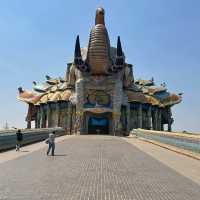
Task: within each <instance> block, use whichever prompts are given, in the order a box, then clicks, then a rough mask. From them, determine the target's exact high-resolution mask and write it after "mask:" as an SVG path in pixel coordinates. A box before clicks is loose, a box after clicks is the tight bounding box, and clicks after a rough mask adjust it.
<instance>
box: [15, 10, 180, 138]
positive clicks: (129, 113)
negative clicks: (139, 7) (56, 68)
mask: <svg viewBox="0 0 200 200" xmlns="http://www.w3.org/2000/svg"><path fill="white" fill-rule="evenodd" d="M104 15H105V11H104V9H103V8H98V9H97V10H96V18H95V26H94V27H92V29H91V32H90V36H89V43H88V47H86V48H81V46H80V38H79V36H77V38H76V41H75V50H74V59H73V60H72V62H70V63H68V64H67V69H66V74H65V76H64V77H63V78H61V77H59V78H52V77H50V76H48V75H47V76H46V81H45V82H44V83H37V82H35V81H34V82H33V91H27V90H24V89H23V88H22V87H20V88H18V90H19V95H18V99H19V100H21V101H23V102H26V103H27V104H28V105H29V108H28V114H27V117H26V121H27V128H31V121H35V128H47V127H63V128H64V129H65V130H66V133H67V134H110V135H128V134H129V132H130V130H131V129H134V128H144V129H153V130H163V129H164V125H165V124H167V125H168V131H171V125H172V123H173V121H174V120H173V118H172V112H171V107H172V106H173V105H175V104H178V103H180V102H181V101H182V97H181V94H174V93H170V92H168V91H167V88H166V85H165V84H162V85H161V86H156V85H155V83H154V80H153V78H152V79H151V80H141V79H139V80H135V79H134V76H133V70H132V68H133V66H132V65H131V64H129V63H127V62H126V60H125V54H124V52H123V49H122V44H121V40H120V37H118V38H116V40H117V47H116V48H115V47H112V46H110V40H109V35H108V32H107V29H106V26H105V19H104Z"/></svg>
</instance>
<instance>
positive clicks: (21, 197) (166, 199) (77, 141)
mask: <svg viewBox="0 0 200 200" xmlns="http://www.w3.org/2000/svg"><path fill="white" fill-rule="evenodd" d="M137 145H139V144H137ZM137 145H134V142H133V144H130V143H127V142H126V141H125V140H124V139H122V138H120V137H112V136H94V135H91V136H75V137H70V138H69V139H66V140H63V141H61V142H59V143H57V146H56V156H55V157H51V156H46V155H45V151H46V149H44V148H40V149H38V150H37V151H33V152H32V153H29V154H26V155H24V156H20V157H18V158H15V159H13V160H10V161H7V162H3V163H1V164H0V199H1V200H14V199H15V200H29V199H30V200H39V199H44V200H57V199H58V200H60V199H62V200H64V199H66V200H157V199H162V200H199V199H200V185H198V184H197V183H195V182H194V181H192V180H191V179H189V178H186V177H185V176H183V175H181V173H178V172H177V171H175V170H173V169H172V168H170V167H169V166H167V165H165V164H164V163H163V162H160V161H158V160H157V159H155V158H154V157H153V156H151V155H150V154H147V153H145V152H144V151H142V150H141V149H140V148H138V147H137ZM26 148H28V147H26ZM20 153H23V152H20ZM177 162H178V161H177ZM198 162H199V161H198ZM191 170H193V169H191Z"/></svg>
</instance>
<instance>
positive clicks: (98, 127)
mask: <svg viewBox="0 0 200 200" xmlns="http://www.w3.org/2000/svg"><path fill="white" fill-rule="evenodd" d="M88 134H109V119H108V118H107V117H94V116H91V117H89V120H88Z"/></svg>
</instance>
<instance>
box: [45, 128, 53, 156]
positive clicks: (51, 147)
mask: <svg viewBox="0 0 200 200" xmlns="http://www.w3.org/2000/svg"><path fill="white" fill-rule="evenodd" d="M45 142H46V143H47V144H48V145H49V146H48V150H47V156H48V155H49V153H50V151H51V155H52V156H54V151H55V131H53V132H52V133H50V134H49V137H48V138H47V139H46V140H45Z"/></svg>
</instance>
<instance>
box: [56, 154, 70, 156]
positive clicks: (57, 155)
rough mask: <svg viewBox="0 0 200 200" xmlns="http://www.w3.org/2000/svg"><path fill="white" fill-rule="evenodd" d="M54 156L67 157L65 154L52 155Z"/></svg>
mask: <svg viewBox="0 0 200 200" xmlns="http://www.w3.org/2000/svg"><path fill="white" fill-rule="evenodd" d="M54 156H67V154H54Z"/></svg>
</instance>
